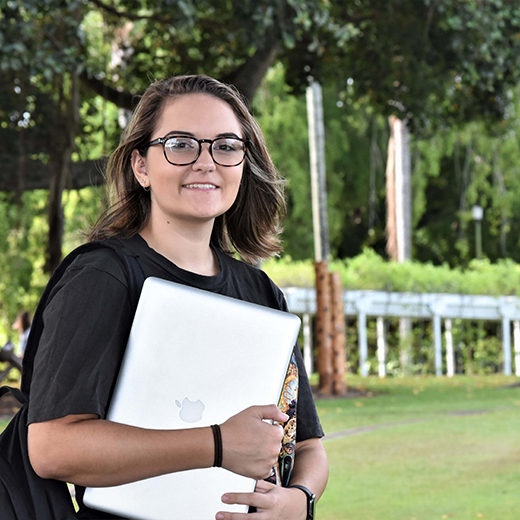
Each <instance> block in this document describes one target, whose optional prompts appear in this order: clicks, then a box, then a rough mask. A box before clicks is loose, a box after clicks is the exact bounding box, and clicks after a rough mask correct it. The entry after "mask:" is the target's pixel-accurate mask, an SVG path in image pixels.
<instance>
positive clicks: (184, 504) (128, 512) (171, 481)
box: [84, 277, 300, 520]
mask: <svg viewBox="0 0 520 520" xmlns="http://www.w3.org/2000/svg"><path fill="white" fill-rule="evenodd" d="M299 328H300V319H299V318H298V317H297V316H294V315H293V314H289V313H286V312H282V311H278V310H274V309H270V308H267V307H263V306H260V305H256V304H252V303H247V302H243V301H241V300H238V299H235V298H230V297H227V296H222V295H218V294H214V293H211V292H208V291H203V290H200V289H195V288H193V287H188V286H185V285H181V284H177V283H174V282H170V281H167V280H162V279H159V278H153V277H151V278H147V279H146V281H145V282H144V285H143V290H142V293H141V297H140V299H139V304H138V306H137V311H136V314H135V318H134V322H133V325H132V329H131V332H130V337H129V340H128V345H127V348H126V351H125V355H124V358H123V362H122V365H121V369H120V372H119V376H118V379H117V383H116V387H115V390H114V395H113V397H112V401H111V403H110V407H109V412H108V415H107V419H109V420H111V421H115V422H119V423H124V424H128V425H132V426H138V427H142V428H150V429H183V428H195V427H204V426H210V425H211V424H221V423H223V422H224V421H226V420H227V419H228V418H229V417H231V416H233V415H235V414H237V413H238V412H240V411H242V410H244V409H245V408H247V407H249V406H253V405H266V404H273V403H274V404H277V403H278V400H279V397H280V394H281V391H282V387H283V383H284V380H285V375H286V372H287V367H288V365H289V361H290V358H291V354H292V351H293V347H294V345H295V343H296V339H297V336H298V331H299ZM254 486H255V481H254V480H252V479H249V478H247V477H243V476H241V475H237V474H235V473H232V472H230V471H227V470H225V469H223V468H204V469H195V470H189V471H182V472H178V473H172V474H168V475H162V476H159V477H154V478H150V479H146V480H141V481H138V482H133V483H130V484H125V485H122V486H114V487H108V488H87V490H86V492H85V495H84V502H85V504H86V505H87V506H88V507H91V508H94V509H99V510H102V511H107V512H111V513H114V514H118V515H121V516H125V517H128V518H132V519H146V520H165V519H172V518H180V519H183V520H203V519H206V518H208V519H213V518H215V514H216V513H217V512H218V511H232V512H242V513H244V512H247V507H246V506H242V505H227V504H224V503H222V502H221V496H222V495H223V494H224V493H226V492H251V491H252V490H253V489H254Z"/></svg>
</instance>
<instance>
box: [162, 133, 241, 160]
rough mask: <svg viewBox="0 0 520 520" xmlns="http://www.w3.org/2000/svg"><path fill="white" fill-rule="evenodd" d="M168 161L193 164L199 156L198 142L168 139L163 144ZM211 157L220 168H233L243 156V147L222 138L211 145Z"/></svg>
mask: <svg viewBox="0 0 520 520" xmlns="http://www.w3.org/2000/svg"><path fill="white" fill-rule="evenodd" d="M164 150H165V153H166V157H167V159H168V161H170V162H172V163H174V164H189V163H190V162H195V160H196V159H197V156H198V154H199V142H198V141H197V140H196V139H193V138H191V137H170V138H168V139H167V140H166V142H165V143H164ZM210 151H211V156H212V157H213V160H214V161H215V162H216V163H217V164H220V165H222V166H235V165H236V164H239V163H240V162H242V160H243V159H244V156H245V153H246V151H245V146H244V143H243V142H242V141H240V140H239V139H233V138H230V137H223V138H221V139H216V140H215V141H213V142H212V143H211V149H210Z"/></svg>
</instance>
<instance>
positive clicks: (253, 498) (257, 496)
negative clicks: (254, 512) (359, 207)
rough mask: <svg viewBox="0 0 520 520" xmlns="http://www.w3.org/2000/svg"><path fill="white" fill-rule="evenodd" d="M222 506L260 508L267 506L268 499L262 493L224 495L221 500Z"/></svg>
mask: <svg viewBox="0 0 520 520" xmlns="http://www.w3.org/2000/svg"><path fill="white" fill-rule="evenodd" d="M221 500H222V502H224V504H240V505H244V506H253V507H257V508H262V507H265V506H266V505H267V502H268V499H266V496H265V494H264V493H226V494H225V495H222V498H221Z"/></svg>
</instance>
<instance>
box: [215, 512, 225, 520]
mask: <svg viewBox="0 0 520 520" xmlns="http://www.w3.org/2000/svg"><path fill="white" fill-rule="evenodd" d="M215 518H216V519H217V520H224V513H217V514H216V516H215Z"/></svg>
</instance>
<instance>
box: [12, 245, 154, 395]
mask: <svg viewBox="0 0 520 520" xmlns="http://www.w3.org/2000/svg"><path fill="white" fill-rule="evenodd" d="M102 248H109V249H112V250H113V251H114V252H115V253H117V254H118V255H119V257H120V258H121V259H122V261H123V263H124V265H125V267H126V271H127V276H128V289H129V295H130V304H131V306H132V309H133V311H134V312H135V309H136V308H137V303H138V301H139V296H140V294H141V289H142V286H143V283H144V279H145V276H144V273H143V270H142V269H141V266H140V265H139V262H138V261H137V258H136V257H135V255H133V254H132V253H131V252H130V251H129V250H128V249H127V248H126V247H125V246H124V245H123V244H121V242H120V241H119V240H104V241H100V242H89V243H87V244H83V245H82V246H79V247H78V248H76V249H74V251H72V252H71V253H70V254H69V255H67V256H66V257H65V258H64V259H63V260H62V262H61V263H60V265H59V266H58V267H57V268H56V270H55V271H54V273H53V275H52V276H51V278H50V280H49V282H48V284H47V287H46V288H45V291H44V292H43V295H42V297H41V299H40V302H39V303H38V307H37V308H36V312H35V313H34V317H33V321H32V325H31V331H30V333H29V338H28V339H27V346H26V348H25V354H24V357H23V371H22V383H21V393H23V394H24V395H25V399H27V397H28V396H29V392H30V388H31V380H32V375H33V370H34V359H35V357H36V352H37V350H38V345H39V342H40V337H41V335H42V332H43V311H44V310H45V307H46V305H47V300H48V299H49V296H50V294H51V292H52V290H53V289H54V287H55V286H56V284H57V283H58V282H59V281H60V279H61V277H62V276H63V274H64V273H65V271H66V270H67V268H68V267H69V266H70V265H71V264H72V262H73V261H74V260H75V259H76V258H77V257H78V256H79V255H82V254H84V253H89V252H90V251H95V250H97V249H102ZM15 397H17V396H16V395H15ZM17 399H18V397H17ZM18 400H20V399H18Z"/></svg>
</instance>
